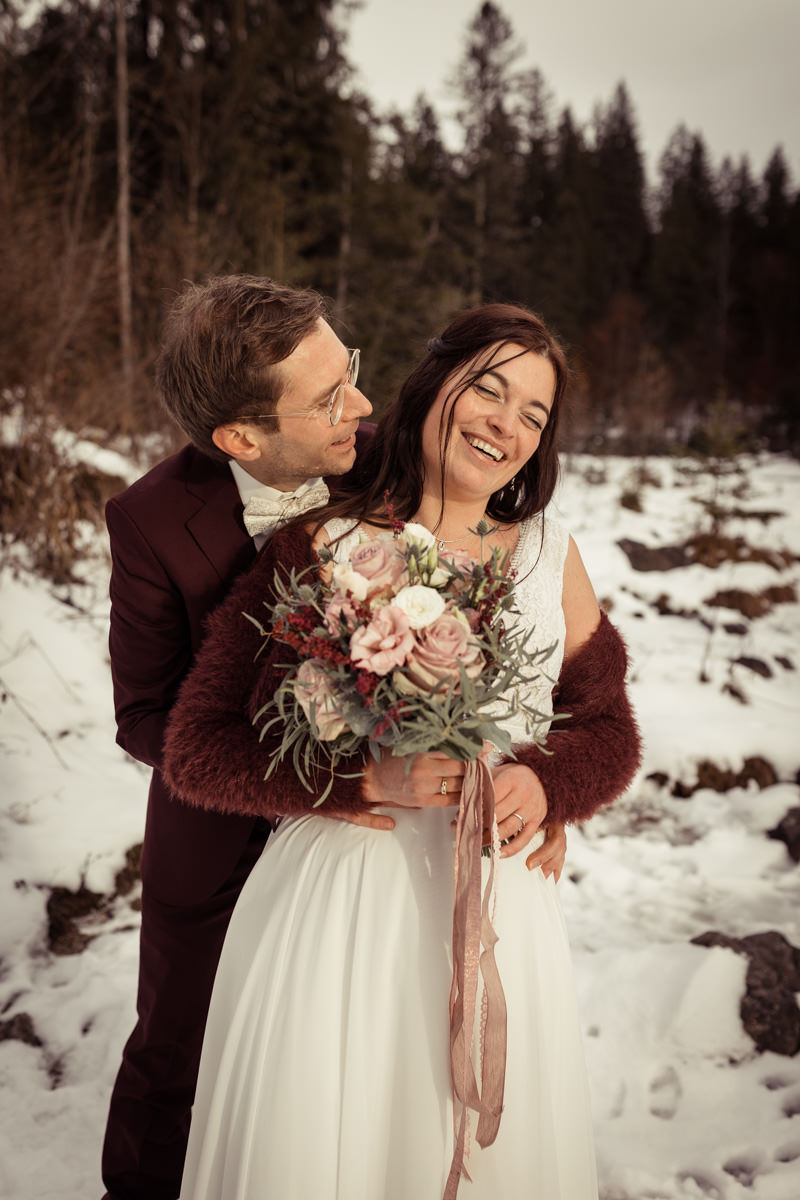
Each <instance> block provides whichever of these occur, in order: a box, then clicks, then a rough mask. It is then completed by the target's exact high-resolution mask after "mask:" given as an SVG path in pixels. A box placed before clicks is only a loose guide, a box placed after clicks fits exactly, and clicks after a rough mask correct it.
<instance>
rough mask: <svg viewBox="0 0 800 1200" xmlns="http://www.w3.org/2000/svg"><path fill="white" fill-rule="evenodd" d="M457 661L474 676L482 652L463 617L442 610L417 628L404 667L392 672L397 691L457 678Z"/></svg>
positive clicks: (423, 688) (427, 689)
mask: <svg viewBox="0 0 800 1200" xmlns="http://www.w3.org/2000/svg"><path fill="white" fill-rule="evenodd" d="M459 663H461V664H462V666H463V667H464V670H465V671H466V672H467V675H468V676H469V677H470V679H475V678H477V676H478V675H480V673H481V671H482V670H483V666H484V659H483V654H482V652H481V648H480V646H479V645H478V643H477V642H476V641H475V639H474V638H473V637H472V634H471V632H470V630H469V627H468V626H467V625H466V624H465V623H464V621H463V620H461V618H460V617H456V616H453V615H452V613H444V614H443V615H442V616H441V617H439V618H438V619H437V620H436V621H434V622H433V624H432V625H428V627H427V628H426V629H422V630H421V631H420V633H419V635H418V640H417V643H416V645H415V646H414V649H413V651H412V652H411V654H410V655H409V658H408V661H407V663H406V669H405V670H404V671H402V672H400V671H398V672H397V674H396V675H395V682H396V684H397V688H398V691H405V692H430V691H431V690H432V689H433V688H435V687H436V685H437V683H441V681H442V680H443V679H444V680H450V679H453V678H455V679H458V664H459Z"/></svg>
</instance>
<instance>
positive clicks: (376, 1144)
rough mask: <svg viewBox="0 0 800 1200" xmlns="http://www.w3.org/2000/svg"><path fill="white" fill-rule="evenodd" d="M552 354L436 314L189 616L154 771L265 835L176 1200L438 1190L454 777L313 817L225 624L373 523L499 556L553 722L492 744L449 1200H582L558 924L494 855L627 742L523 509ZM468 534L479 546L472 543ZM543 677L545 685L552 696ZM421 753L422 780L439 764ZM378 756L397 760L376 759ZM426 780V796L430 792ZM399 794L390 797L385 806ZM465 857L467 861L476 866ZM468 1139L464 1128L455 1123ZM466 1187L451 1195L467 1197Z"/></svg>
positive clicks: (541, 453)
mask: <svg viewBox="0 0 800 1200" xmlns="http://www.w3.org/2000/svg"><path fill="white" fill-rule="evenodd" d="M566 380H567V367H566V363H565V359H564V355H563V352H562V350H561V348H560V346H559V345H558V343H557V342H556V340H555V339H554V338H553V336H552V335H551V334H550V333H549V331H548V330H547V329H546V327H545V326H544V325H543V323H542V322H541V321H540V319H539V318H538V317H536V316H534V315H533V314H532V313H530V312H528V311H527V310H525V309H522V308H517V307H514V306H510V305H487V306H484V307H482V308H478V309H474V310H471V311H469V312H466V313H463V314H461V315H460V316H459V317H457V318H456V319H455V320H454V321H453V322H452V323H451V324H450V325H449V326H448V328H447V329H446V330H445V331H444V333H443V334H442V336H441V337H440V338H435V339H433V341H431V343H429V348H428V353H427V354H426V356H425V358H424V359H423V361H422V362H421V363H420V365H419V366H418V367H417V368H416V369H415V371H414V372H413V373H412V374H411V376H410V377H409V379H408V380H407V381H406V383H405V384H404V386H403V388H402V389H401V391H400V395H399V397H398V399H397V401H396V403H395V404H394V405H393V407H392V408H391V409H390V411H389V412H388V413H387V415H386V416H385V417H384V419H383V420H382V422H381V424H380V426H379V428H378V430H377V432H376V434H375V436H374V438H373V441H372V443H371V445H370V447H369V448H368V450H367V452H366V455H365V459H364V462H363V466H362V468H361V470H360V472H359V479H358V481H356V482H355V483H353V484H351V485H350V490H349V492H347V493H346V494H343V493H341V492H340V493H339V494H338V496H337V498H336V499H335V501H334V502H332V503H330V504H329V505H328V506H327V508H325V509H323V510H320V511H318V512H316V513H315V514H314V518H313V519H312V522H311V524H310V525H309V524H308V517H306V518H305V520H306V524H305V525H300V524H297V523H295V524H294V525H293V527H291V528H286V529H284V530H281V531H279V532H278V533H276V534H275V535H274V537H273V538H272V539H271V541H270V542H268V543H267V545H266V547H265V549H264V551H263V552H262V554H261V556H260V557H259V559H258V561H257V562H256V564H255V566H254V568H253V569H252V571H251V572H250V573H249V574H248V575H247V576H246V577H245V578H244V579H242V580H241V581H240V582H239V583H238V584H237V586H236V587H235V588H234V590H233V592H232V593H231V595H230V596H229V597H228V599H227V600H226V602H225V603H224V604H223V605H222V607H221V608H220V609H219V610H217V612H216V613H215V614H214V617H213V618H212V620H211V623H210V625H209V631H208V637H207V640H206V642H205V644H204V647H203V650H202V651H201V653H200V655H199V657H198V660H197V663H196V666H195V668H194V670H193V672H192V674H191V675H190V676H189V678H188V679H187V681H186V683H185V685H184V687H183V689H182V692H181V695H180V697H179V699H178V702H177V704H176V706H175V708H174V710H173V714H172V717H171V721H170V728H169V731H168V736H167V745H166V763H167V774H168V778H169V780H170V782H171V786H172V787H173V789H174V791H175V792H176V793H177V794H178V795H179V796H180V797H181V798H182V799H184V800H185V801H187V802H188V803H192V804H197V805H202V806H204V807H207V808H212V809H213V808H219V809H224V810H226V811H234V812H251V813H252V812H256V813H259V814H262V815H271V816H275V817H276V818H279V820H278V821H277V830H276V832H275V833H274V834H273V835H272V836H271V837H270V838H269V841H268V843H267V845H266V847H265V850H264V852H263V854H262V856H261V859H260V860H259V862H258V864H257V865H256V867H255V868H254V870H253V872H252V874H251V876H250V878H249V879H248V881H247V884H246V885H245V888H244V890H243V891H242V894H241V897H240V899H239V901H238V903H237V905H236V909H235V911H234V914H233V918H232V920H231V923H230V927H229V930H228V935H227V939H226V942H225V947H224V950H223V954H222V958H221V960H220V965H219V968H218V971H217V977H216V982H215V986H214V994H213V998H212V1002H211V1009H210V1013H209V1018H208V1024H207V1028H206V1033H205V1041H204V1045H203V1056H202V1062H201V1066H200V1076H199V1082H198V1087H197V1094H196V1098H195V1104H194V1108H193V1113H192V1126H191V1134H190V1139H189V1149H188V1154H187V1160H186V1167H185V1172H184V1178H183V1187H182V1191H181V1200H262V1198H264V1197H268V1196H281V1197H282V1198H284V1200H311V1197H313V1198H314V1200H412V1198H413V1200H438V1198H439V1197H441V1196H442V1195H444V1194H445V1190H446V1189H448V1190H447V1195H454V1194H455V1187H458V1182H459V1181H458V1180H456V1183H455V1185H454V1184H453V1181H452V1177H451V1179H450V1183H449V1184H448V1175H449V1173H450V1169H451V1163H452V1161H453V1154H454V1132H453V1104H452V1098H451V1077H450V1046H449V1037H450V1031H449V1019H448V1002H449V995H450V985H451V976H452V968H453V964H452V956H451V947H450V943H451V931H452V916H453V901H454V896H453V843H454V831H453V817H454V809H453V807H452V805H453V804H454V803H458V790H459V787H460V782H461V778H460V776H461V770H460V768H459V770H458V771H456V770H455V767H456V764H453V768H454V769H453V772H452V777H451V778H450V779H448V774H447V765H446V764H447V760H443V759H441V758H435V756H428V760H427V765H428V768H429V769H430V770H432V772H433V773H434V775H435V783H434V784H433V785H432V787H431V802H430V807H426V808H407V807H396V806H395V805H396V804H397V803H398V799H397V797H398V795H399V793H398V792H395V791H393V792H392V796H393V799H394V802H395V803H394V804H393V806H392V807H391V808H390V809H387V811H389V812H391V815H392V816H393V818H394V820H395V830H394V831H393V833H391V834H390V835H386V834H380V833H376V832H375V831H373V830H369V829H365V828H362V827H359V826H357V825H353V824H350V823H347V822H345V821H336V820H330V819H328V817H329V816H330V815H332V814H336V813H347V812H353V811H358V810H359V809H363V808H365V807H374V806H381V804H382V802H383V803H385V801H386V792H385V791H384V792H381V789H380V784H379V782H378V781H379V780H380V778H381V776H380V775H379V773H378V772H376V771H374V770H369V769H368V770H367V771H366V773H365V774H364V775H363V776H361V777H360V778H358V779H346V780H345V779H336V780H335V781H334V785H333V787H332V789H331V792H330V794H329V796H328V797H327V798H326V800H325V803H324V807H325V809H326V810H327V814H328V815H327V816H321V815H320V811H319V810H312V809H311V806H312V804H313V800H314V797H313V796H311V795H310V794H309V793H308V792H307V791H305V790H304V789H303V788H302V786H300V784H299V783H298V781H297V779H296V777H295V776H294V773H293V771H292V768H291V763H289V762H285V763H282V764H281V765H280V766H279V767H278V769H277V771H276V772H275V773H274V775H273V776H271V777H270V780H269V782H268V783H266V784H265V783H264V773H265V768H266V756H267V752H268V749H269V744H268V743H266V744H265V743H261V744H259V742H258V735H257V732H256V731H255V730H254V728H253V726H252V724H251V721H252V718H253V716H254V714H255V713H256V712H258V710H259V709H260V708H261V707H262V705H263V704H264V703H265V701H266V700H267V699H269V697H270V696H271V694H272V692H273V691H274V689H275V686H276V684H277V682H278V681H279V679H280V677H281V665H282V664H285V662H286V660H287V656H288V655H289V653H290V652H289V651H288V650H287V648H286V646H284V645H280V644H278V645H276V644H275V643H273V642H271V643H269V644H268V646H267V651H266V652H265V653H262V654H261V655H259V657H258V658H257V659H254V656H255V654H256V651H257V650H258V645H259V642H260V640H261V639H260V637H259V635H258V634H257V632H256V631H255V628H254V627H253V625H252V624H251V623H250V622H248V621H245V620H244V619H243V617H242V613H251V614H259V613H260V612H263V608H262V605H263V602H264V601H265V600H267V601H268V600H269V598H270V595H271V590H272V582H273V578H274V572H275V568H276V566H277V565H279V564H280V566H281V567H282V568H283V569H287V570H288V569H289V568H291V567H292V566H295V567H297V568H298V569H301V568H302V567H303V566H307V565H308V564H309V563H310V562H312V561H313V560H314V559H315V553H314V552H315V549H318V548H319V546H320V545H322V544H323V543H325V544H330V545H331V548H332V551H333V554H334V558H340V557H341V556H343V555H345V554H346V553H347V552H348V550H349V549H350V548H351V547H352V545H353V543H354V541H357V540H358V537H359V532H360V531H366V532H367V533H372V532H375V531H376V530H377V529H385V528H386V527H387V525H388V520H387V513H386V510H385V497H386V495H387V493H388V495H389V496H390V497H391V501H392V506H393V510H394V513H395V515H396V516H399V517H400V518H402V519H404V520H413V521H415V522H418V523H420V524H422V525H425V526H426V527H427V528H428V529H429V530H431V531H432V532H433V533H434V534H435V536H436V538H437V539H438V540H439V543H440V545H441V546H442V547H443V548H444V552H445V553H450V552H452V551H458V552H463V553H464V554H468V555H471V556H473V557H478V555H479V554H480V552H481V549H483V552H484V554H488V553H490V552H491V550H492V549H493V548H495V547H499V548H501V549H502V550H503V551H507V552H508V553H509V555H510V565H511V569H512V570H513V571H514V574H515V577H516V581H517V582H516V588H515V597H516V608H517V613H516V616H515V619H516V620H517V621H520V622H523V623H524V625H525V626H527V627H535V630H536V635H537V641H538V643H539V644H540V645H542V646H546V645H551V644H553V643H555V644H556V650H555V652H554V654H553V655H552V656H551V658H550V659H548V660H547V662H546V664H545V670H546V671H547V672H548V675H550V676H551V677H552V678H551V679H550V680H547V679H545V678H543V677H541V678H540V679H539V681H537V683H536V684H535V685H533V689H532V690H531V691H528V692H526V694H525V697H524V699H525V703H526V705H528V704H529V705H530V706H531V707H533V708H537V709H540V710H541V709H545V710H546V711H552V704H553V700H554V698H555V701H556V704H557V706H558V709H559V710H560V711H564V712H567V713H569V714H570V715H569V719H568V720H565V721H564V722H563V723H561V724H560V726H559V730H558V732H557V733H555V732H554V733H553V734H552V735H551V736H550V738H549V740H548V745H547V750H548V753H543V752H542V750H541V748H540V747H539V746H537V745H534V744H528V745H526V744H525V738H526V736H527V734H526V730H525V725H524V722H522V724H521V725H520V726H519V727H512V728H511V729H510V732H511V734H512V739H513V740H514V743H515V755H514V758H513V759H512V758H507V759H506V760H502V759H501V758H500V756H498V755H494V756H493V757H492V759H491V766H492V777H493V782H494V790H495V796H496V821H497V834H498V836H499V838H500V840H501V843H502V849H501V851H500V854H501V862H500V863H499V864H498V868H497V871H496V898H495V911H494V914H493V924H494V928H495V931H496V933H497V935H498V939H499V940H498V943H497V948H496V958H497V964H498V968H499V972H500V977H501V980H502V985H503V989H504V992H505V997H506V1002H507V1046H508V1051H507V1061H506V1077H505V1096H504V1105H503V1112H502V1117H501V1120H500V1125H499V1132H498V1134H497V1137H496V1139H495V1140H494V1142H493V1143H492V1144H491V1145H488V1146H486V1147H485V1148H481V1147H480V1146H479V1145H478V1144H477V1142H476V1141H475V1140H474V1138H473V1140H471V1144H469V1139H468V1153H467V1157H466V1161H465V1169H464V1171H463V1173H462V1176H461V1179H462V1183H461V1187H460V1193H461V1194H462V1195H463V1196H469V1197H475V1198H476V1200H497V1197H503V1200H522V1198H523V1197H524V1198H526V1200H529V1198H538V1200H596V1196H597V1183H596V1175H595V1164H594V1147H593V1138H592V1121H591V1111H590V1105H589V1096H588V1088H587V1080H586V1072H585V1066H584V1061H583V1050H582V1044H581V1034H580V1022H579V1016H578V1012H577V1007H576V999H575V989H574V983H573V979H572V969H571V963H570V956H569V948H568V943H567V936H566V932H565V928H564V921H563V917H562V914H561V909H560V906H559V899H558V890H557V886H556V883H555V880H554V879H553V878H545V876H544V874H543V873H542V872H541V870H539V869H538V868H537V869H535V870H533V871H531V872H529V871H527V870H526V859H525V856H524V855H522V854H521V853H520V850H522V849H523V848H524V846H525V844H527V843H528V841H529V834H530V830H528V833H526V835H525V836H524V840H521V841H520V844H519V845H515V841H516V840H517V838H518V837H519V836H520V835H521V834H522V831H523V830H525V829H526V827H528V826H530V827H531V828H533V829H536V830H537V831H538V832H537V834H536V837H535V839H534V840H533V841H532V842H530V848H534V847H535V846H536V845H537V844H540V843H541V841H542V840H543V838H544V836H545V830H546V828H547V826H548V825H550V824H556V823H560V822H574V821H578V820H583V819H585V818H586V817H588V816H590V815H591V813H592V812H594V811H595V810H596V809H597V808H598V807H599V806H600V805H601V804H604V803H608V802H609V801H610V800H612V799H614V797H615V796H617V795H618V794H619V793H620V792H621V791H623V790H624V788H625V787H626V786H627V785H628V783H629V782H630V780H631V778H632V776H633V773H634V772H635V769H636V766H637V764H638V755H639V742H638V734H637V731H636V726H635V722H634V720H633V716H632V714H631V710H630V706H629V704H628V701H627V696H626V693H625V670H626V655H625V650H624V646H623V645H622V642H621V639H620V638H619V635H618V634H617V633H616V631H615V630H614V628H613V626H611V625H610V623H609V622H608V619H607V618H606V617H605V615H604V614H602V613H601V611H600V609H599V607H598V604H597V601H596V599H595V595H594V591H593V589H592V586H591V583H590V581H589V579H588V576H587V574H586V571H585V568H584V566H583V564H582V562H581V558H580V555H579V553H578V550H577V548H576V546H575V543H574V542H573V540H572V538H571V537H570V536H569V535H568V534H567V533H566V531H565V530H563V529H562V528H561V527H560V526H559V525H557V524H556V523H555V522H553V521H551V520H550V519H549V518H546V517H545V516H544V515H543V514H544V509H545V507H546V505H547V503H548V501H549V500H550V498H551V496H552V493H553V490H554V487H555V483H556V478H557V471H558V460H557V451H556V431H557V427H558V418H559V411H560V408H561V405H562V403H563V394H564V390H565V386H566ZM483 518H485V519H486V520H487V521H488V522H489V525H490V529H491V533H490V534H489V536H488V537H487V538H485V539H484V543H483V545H482V543H481V541H480V539H479V537H478V536H477V535H476V534H475V532H474V530H475V529H476V528H477V526H478V524H479V522H480V521H481V520H482V519H483ZM553 679H557V683H556V686H555V688H553V684H552V680H553ZM442 763H444V764H445V765H444V766H442ZM399 765H400V766H401V764H399ZM439 776H441V781H440V780H439ZM399 803H400V804H401V805H402V800H400V801H399ZM483 863H484V868H485V869H486V868H487V860H485V859H484V860H483ZM473 1134H474V1130H473ZM467 1180H470V1181H471V1182H467Z"/></svg>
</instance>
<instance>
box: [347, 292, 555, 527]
mask: <svg viewBox="0 0 800 1200" xmlns="http://www.w3.org/2000/svg"><path fill="white" fill-rule="evenodd" d="M498 346H500V347H501V350H500V353H499V355H498V354H495V353H494V351H495V349H496V347H498ZM505 346H507V347H511V346H522V347H523V348H524V351H530V352H532V353H533V354H538V355H540V356H541V357H542V358H546V359H547V360H548V362H549V363H550V364H551V365H552V367H553V372H554V374H555V390H554V394H553V404H552V408H551V410H550V416H549V417H548V420H547V423H546V425H545V427H544V430H543V431H542V435H541V439H540V441H539V446H538V449H537V450H536V452H535V453H534V454H533V455H532V456H531V458H529V459H528V461H527V462H526V463H525V464H524V465H523V466H522V467H521V468H520V470H519V471H518V472H517V474H516V476H515V477H514V479H513V480H511V481H510V483H509V484H507V485H506V487H504V488H503V489H501V490H500V491H497V492H495V493H494V494H493V495H492V497H491V498H490V500H489V504H488V505H487V508H486V511H487V514H488V515H489V516H490V517H491V518H492V519H493V520H495V521H523V520H525V519H527V518H528V517H532V516H534V515H535V514H536V513H540V512H542V511H543V510H544V508H545V507H546V506H547V504H548V503H549V501H550V499H551V497H552V495H553V492H554V491H555V487H556V483H557V482H558V447H557V433H558V424H559V415H560V412H561V408H562V407H563V404H564V396H565V393H566V390H567V386H568V383H569V378H570V372H569V366H568V364H567V359H566V355H565V353H564V350H563V347H562V346H561V343H560V342H559V341H558V339H557V338H556V336H555V335H554V334H553V333H552V332H551V331H550V330H549V329H548V328H547V326H546V325H545V323H544V321H543V320H542V318H541V317H539V316H537V314H536V313H533V312H530V311H529V310H528V309H527V308H522V307H521V306H518V305H513V304H484V305H482V306H481V307H480V308H473V309H468V310H467V311H466V312H462V313H459V315H458V316H457V317H455V318H454V319H453V321H451V323H450V324H449V325H448V327H447V329H445V331H444V333H442V335H441V337H437V338H432V339H431V341H430V342H428V353H427V354H426V355H425V357H424V358H423V360H422V362H421V363H420V364H419V366H417V367H416V368H415V369H414V370H413V371H412V372H411V374H410V375H409V377H408V379H407V380H406V381H405V383H404V384H403V386H402V387H401V389H400V395H399V396H398V398H397V400H396V401H395V403H394V404H393V405H392V406H391V408H390V409H389V410H388V411H387V412H386V414H385V415H384V417H383V419H382V420H381V422H380V424H379V425H378V428H377V431H376V433H375V436H374V437H373V438H372V440H371V442H370V443H369V445H368V446H367V448H366V449H365V450H364V452H363V453H361V454H359V461H358V465H357V471H356V472H353V473H352V475H351V476H350V477H347V476H345V477H344V479H343V481H342V499H341V500H340V501H336V502H335V504H334V508H335V510H336V515H339V514H340V513H341V515H347V516H358V517H360V518H361V519H364V518H367V517H369V518H370V519H372V520H374V521H377V522H378V523H380V514H382V513H384V512H385V498H386V495H387V493H388V495H389V496H390V497H391V500H392V508H393V512H394V515H395V516H396V517H398V518H400V519H401V520H410V519H411V518H413V516H414V514H415V513H416V512H417V510H418V509H419V504H420V500H421V498H422V485H423V481H424V480H423V465H422V464H423V456H422V427H423V425H424V423H425V418H426V417H427V415H428V412H429V411H430V409H431V407H432V405H433V404H434V402H435V400H436V398H437V396H438V395H439V393H440V391H441V389H442V388H443V387H444V386H445V384H446V383H447V381H448V380H449V379H451V378H452V377H453V376H454V375H455V374H458V373H459V371H460V369H461V368H464V367H468V368H469V369H468V371H467V373H466V374H465V375H464V374H461V376H460V378H459V382H458V384H457V386H456V385H454V387H453V392H452V396H453V399H454V400H456V399H457V398H458V396H460V395H461V394H462V393H463V392H465V391H466V390H467V389H468V388H469V387H471V386H472V385H473V384H474V383H475V382H476V381H477V380H478V379H479V378H480V376H481V375H482V374H483V373H484V371H485V370H486V364H487V362H488V361H489V359H490V358H491V359H492V363H493V366H499V365H501V363H502V362H504V361H507V360H508V359H513V358H516V357H517V356H518V354H519V353H520V351H519V350H511V349H509V350H508V354H507V355H505V356H504V354H503V349H502V348H503V347H505ZM448 410H449V411H448ZM452 412H453V406H452V405H449V406H447V405H446V406H445V410H444V413H443V416H444V415H445V414H447V416H446V419H445V420H444V425H443V427H442V430H441V447H440V465H441V470H442V477H443V475H444V463H445V459H446V456H447V447H448V444H449V441H450V434H451V428H452ZM331 511H333V510H331Z"/></svg>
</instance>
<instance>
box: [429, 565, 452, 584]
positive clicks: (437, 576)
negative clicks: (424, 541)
mask: <svg viewBox="0 0 800 1200" xmlns="http://www.w3.org/2000/svg"><path fill="white" fill-rule="evenodd" d="M449 579H450V576H449V575H448V574H447V571H443V570H442V568H441V567H436V569H435V570H433V571H431V577H430V579H429V580H428V583H429V584H430V586H431V587H434V588H441V587H444V585H445V584H446V583H447V582H448V580H449Z"/></svg>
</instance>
